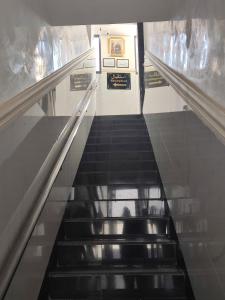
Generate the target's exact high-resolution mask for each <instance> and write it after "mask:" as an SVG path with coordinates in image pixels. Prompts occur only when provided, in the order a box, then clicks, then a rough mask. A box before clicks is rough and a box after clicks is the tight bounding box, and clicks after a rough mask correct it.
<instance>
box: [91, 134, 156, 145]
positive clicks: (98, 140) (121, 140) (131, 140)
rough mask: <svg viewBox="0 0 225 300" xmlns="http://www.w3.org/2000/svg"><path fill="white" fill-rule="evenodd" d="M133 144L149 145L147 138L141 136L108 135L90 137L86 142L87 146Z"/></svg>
mask: <svg viewBox="0 0 225 300" xmlns="http://www.w3.org/2000/svg"><path fill="white" fill-rule="evenodd" d="M135 143H150V140H149V137H148V136H146V135H143V136H140V135H138V136H130V137H127V136H126V135H124V136H120V137H111V136H110V133H109V135H108V136H100V137H92V136H90V137H89V138H88V140H87V144H88V145H91V144H135Z"/></svg>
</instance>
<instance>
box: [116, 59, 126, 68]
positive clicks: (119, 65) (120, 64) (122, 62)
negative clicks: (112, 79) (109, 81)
mask: <svg viewBox="0 0 225 300" xmlns="http://www.w3.org/2000/svg"><path fill="white" fill-rule="evenodd" d="M116 66H117V68H129V59H117V62H116Z"/></svg>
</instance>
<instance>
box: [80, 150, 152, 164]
mask: <svg viewBox="0 0 225 300" xmlns="http://www.w3.org/2000/svg"><path fill="white" fill-rule="evenodd" d="M124 160H126V161H131V162H132V161H143V160H145V161H146V160H154V153H153V152H149V151H146V152H136V151H133V152H132V151H130V152H124V151H123V152H119V151H118V152H101V153H96V152H93V153H91V152H89V153H85V154H84V155H83V157H82V162H91V161H93V162H98V161H103V162H109V161H112V162H117V161H119V162H120V161H124Z"/></svg>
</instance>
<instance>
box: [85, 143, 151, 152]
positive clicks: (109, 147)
mask: <svg viewBox="0 0 225 300" xmlns="http://www.w3.org/2000/svg"><path fill="white" fill-rule="evenodd" d="M85 149H86V152H123V151H126V152H130V151H152V146H151V144H150V143H146V142H144V143H138V144H126V143H121V144H95V145H86V148H85Z"/></svg>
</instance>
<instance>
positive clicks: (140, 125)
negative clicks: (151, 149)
mask: <svg viewBox="0 0 225 300" xmlns="http://www.w3.org/2000/svg"><path fill="white" fill-rule="evenodd" d="M126 129H128V130H144V131H145V130H146V125H145V124H144V123H143V122H138V123H137V122H136V123H133V122H127V123H123V124H122V123H114V124H104V125H103V124H96V123H94V124H93V126H92V128H91V130H92V131H95V130H98V131H103V130H107V131H112V130H126Z"/></svg>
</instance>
